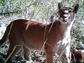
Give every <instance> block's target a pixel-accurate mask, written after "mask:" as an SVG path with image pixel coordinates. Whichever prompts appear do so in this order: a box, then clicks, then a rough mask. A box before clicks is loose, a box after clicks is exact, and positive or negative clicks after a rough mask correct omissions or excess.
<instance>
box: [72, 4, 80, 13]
mask: <svg viewBox="0 0 84 63" xmlns="http://www.w3.org/2000/svg"><path fill="white" fill-rule="evenodd" d="M78 8H79V4H78V3H77V4H75V6H74V8H73V12H74V13H77V11H78Z"/></svg>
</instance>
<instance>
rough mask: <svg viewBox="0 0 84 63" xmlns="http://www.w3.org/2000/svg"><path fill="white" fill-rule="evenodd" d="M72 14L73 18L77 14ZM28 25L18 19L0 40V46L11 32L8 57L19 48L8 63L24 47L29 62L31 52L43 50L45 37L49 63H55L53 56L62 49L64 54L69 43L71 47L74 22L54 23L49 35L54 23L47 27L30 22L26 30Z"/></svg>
mask: <svg viewBox="0 0 84 63" xmlns="http://www.w3.org/2000/svg"><path fill="white" fill-rule="evenodd" d="M72 13H73V15H72V16H73V17H74V14H75V13H74V12H72ZM70 19H71V18H70ZM12 23H13V26H12V28H11V30H10V27H11V25H12ZM27 24H28V20H25V19H18V20H15V21H13V22H11V23H10V24H9V25H8V26H7V29H6V32H5V34H4V36H3V38H2V40H0V44H2V43H4V42H5V40H6V39H7V35H8V33H9V30H10V34H9V41H10V47H9V50H8V54H7V57H8V56H9V54H10V53H11V51H12V50H13V48H14V47H15V46H17V47H16V49H15V51H14V52H13V54H12V55H11V57H10V58H9V60H8V62H9V61H10V60H11V59H12V57H13V56H14V55H15V54H16V53H17V52H18V51H19V50H20V49H21V48H22V47H23V49H24V57H25V58H26V59H27V60H28V59H29V58H28V56H29V52H30V50H41V47H42V46H43V43H44V39H45V38H44V37H46V38H47V41H46V43H45V45H44V50H45V53H46V61H47V63H53V54H54V53H59V49H61V50H60V52H62V50H63V49H62V48H64V47H65V46H66V44H67V43H68V46H69V47H70V29H71V25H72V22H71V23H67V24H63V23H61V22H60V21H56V22H54V23H53V26H52V29H51V31H50V33H49V34H48V32H49V29H50V27H51V25H52V23H50V24H48V25H47V27H46V24H42V23H38V22H33V21H30V24H29V28H28V29H27V30H26V26H27ZM69 26H70V29H69V32H68V33H67V34H68V36H67V35H66V30H67V28H68V27H69ZM45 27H46V31H45ZM25 30H26V31H25ZM24 32H25V33H24ZM23 33H24V34H23ZM44 33H45V36H44ZM21 36H22V37H21ZM65 37H66V38H65ZM65 41H66V42H67V43H66V42H65ZM64 43H65V44H64ZM65 52H66V51H65ZM68 54H69V53H68ZM59 55H60V54H59ZM63 55H64V57H65V58H66V59H67V58H68V56H67V55H66V53H63ZM67 62H68V63H69V61H68V59H67Z"/></svg>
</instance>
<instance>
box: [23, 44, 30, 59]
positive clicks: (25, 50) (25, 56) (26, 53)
mask: <svg viewBox="0 0 84 63" xmlns="http://www.w3.org/2000/svg"><path fill="white" fill-rule="evenodd" d="M23 49H24V58H25V59H26V60H29V55H30V51H29V49H27V48H26V47H25V46H23Z"/></svg>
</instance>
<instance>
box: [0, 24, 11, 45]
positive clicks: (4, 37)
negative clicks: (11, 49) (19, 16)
mask: <svg viewBox="0 0 84 63" xmlns="http://www.w3.org/2000/svg"><path fill="white" fill-rule="evenodd" d="M10 26H11V24H10V25H8V26H7V28H6V31H5V33H4V36H3V37H2V39H1V40H0V45H2V44H3V43H4V42H5V41H6V40H7V38H8V34H9V30H10Z"/></svg>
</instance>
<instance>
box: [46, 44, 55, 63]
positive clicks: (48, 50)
mask: <svg viewBox="0 0 84 63" xmlns="http://www.w3.org/2000/svg"><path fill="white" fill-rule="evenodd" d="M45 53H46V62H47V63H53V52H52V48H51V47H50V46H49V45H47V44H45Z"/></svg>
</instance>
